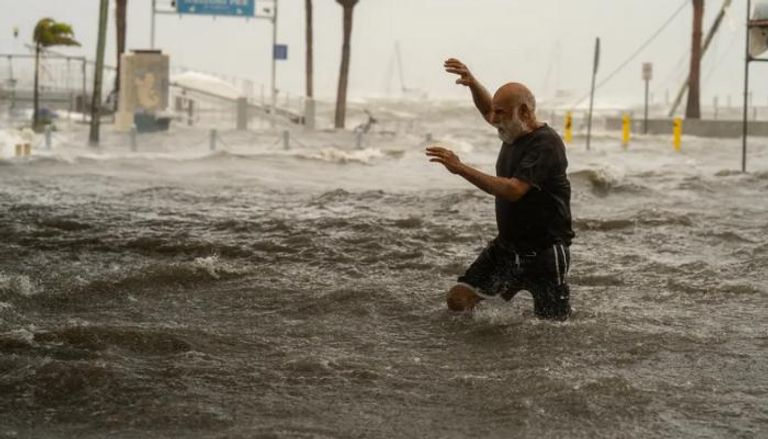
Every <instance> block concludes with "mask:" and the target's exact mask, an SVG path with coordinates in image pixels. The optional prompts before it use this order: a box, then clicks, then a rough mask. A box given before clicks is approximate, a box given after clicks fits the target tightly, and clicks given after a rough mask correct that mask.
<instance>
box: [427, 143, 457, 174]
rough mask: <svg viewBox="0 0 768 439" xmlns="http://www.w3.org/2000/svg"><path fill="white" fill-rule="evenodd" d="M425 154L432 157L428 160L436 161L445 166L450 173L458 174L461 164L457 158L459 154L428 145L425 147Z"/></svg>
mask: <svg viewBox="0 0 768 439" xmlns="http://www.w3.org/2000/svg"><path fill="white" fill-rule="evenodd" d="M427 156H429V157H432V158H431V159H429V161H430V162H437V163H440V164H442V165H443V166H445V169H447V170H449V171H450V172H451V173H452V174H458V173H459V171H460V170H461V167H462V166H463V164H462V163H461V160H459V156H457V155H456V154H454V153H453V151H451V150H449V149H445V148H441V147H439V146H430V147H428V148H427Z"/></svg>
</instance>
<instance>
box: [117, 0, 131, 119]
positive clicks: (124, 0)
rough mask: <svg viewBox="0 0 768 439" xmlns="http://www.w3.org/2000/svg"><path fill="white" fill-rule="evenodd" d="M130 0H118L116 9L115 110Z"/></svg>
mask: <svg viewBox="0 0 768 439" xmlns="http://www.w3.org/2000/svg"><path fill="white" fill-rule="evenodd" d="M127 7H128V0H117V8H116V9H115V24H116V26H115V29H116V30H117V73H116V74H115V91H114V93H115V109H117V100H118V99H119V97H120V58H121V57H122V55H123V53H124V52H125V30H126V26H125V24H126V10H127Z"/></svg>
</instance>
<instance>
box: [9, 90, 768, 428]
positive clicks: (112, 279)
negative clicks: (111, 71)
mask: <svg viewBox="0 0 768 439" xmlns="http://www.w3.org/2000/svg"><path fill="white" fill-rule="evenodd" d="M408 111H410V112H412V113H414V114H415V115H416V116H417V119H418V120H419V121H420V123H421V126H420V130H421V131H422V132H429V133H431V134H432V135H433V138H434V139H435V142H437V143H439V144H441V145H444V146H446V147H448V148H452V149H453V150H454V151H456V152H457V154H459V156H460V157H461V158H462V160H464V161H465V162H468V163H470V164H473V165H476V166H478V167H480V168H481V169H483V170H485V171H486V172H492V170H493V164H494V163H495V159H496V155H497V153H498V149H499V147H500V142H499V141H498V139H497V138H496V136H495V133H494V130H493V129H490V128H486V127H485V126H483V125H482V123H481V121H480V120H479V116H476V115H475V114H474V113H473V111H472V110H471V109H470V108H468V107H466V106H451V105H447V104H446V105H444V106H440V107H434V106H427V105H426V104H424V105H421V106H420V105H416V104H411V108H409V109H408ZM554 125H555V127H556V128H558V129H559V128H560V126H559V123H556V124H554ZM292 134H293V135H294V139H295V141H296V143H295V144H294V145H292V147H291V149H289V150H285V149H284V148H283V146H282V144H281V143H280V135H281V133H280V132H279V131H277V130H276V131H264V132H259V133H253V132H252V133H237V132H225V133H222V139H223V140H224V141H226V145H225V146H224V147H221V148H220V149H219V150H217V151H215V152H210V151H208V145H207V143H205V139H206V135H207V133H206V132H205V131H202V130H193V129H188V130H184V129H179V130H177V131H175V132H174V134H173V135H160V134H158V135H151V136H147V137H141V138H140V139H141V142H142V143H141V145H140V151H139V152H131V151H130V150H129V149H128V148H127V147H126V144H125V138H124V136H120V135H117V134H111V135H109V136H106V141H105V146H104V148H102V149H101V150H99V151H93V150H88V149H87V148H85V147H82V146H80V145H83V144H84V141H83V139H85V129H84V128H78V127H76V128H75V129H73V130H72V131H66V132H62V133H60V134H59V135H58V137H57V143H56V144H55V145H54V149H53V150H52V151H45V150H41V151H39V152H38V153H36V154H35V155H34V156H33V157H30V158H24V159H22V158H18V159H10V160H5V161H0V437H47V438H56V437H62V438H63V437H83V438H87V437H94V438H96V437H105V436H110V437H190V438H192V437H199V438H209V437H210V438H217V437H222V438H223V437H228V438H229V437H238V438H239V437H242V438H248V437H286V438H287V437H307V438H309V437H312V438H316V437H322V438H325V437H327V438H337V437H381V438H393V437H424V438H464V437H489V438H508V437H531V438H538V437H552V438H555V437H570V438H582V437H583V438H592V437H605V436H612V437H623V436H627V437H630V436H631V437H670V438H673V437H674V438H679V437H713V438H714V437H760V436H764V435H766V434H768V381H767V380H766V379H765V377H766V376H768V314H767V313H766V312H765V309H766V308H768V271H766V266H768V198H766V193H767V192H768V141H766V140H765V139H764V138H754V139H751V146H750V148H751V150H750V162H749V169H750V173H748V174H741V173H739V172H736V171H735V170H737V169H739V168H740V164H741V161H740V160H741V156H740V153H741V143H740V140H736V139H734V140H713V139H698V138H692V137H691V138H685V139H684V144H683V150H682V151H681V152H679V153H677V152H675V151H674V150H673V148H672V145H671V138H669V139H668V138H666V137H645V138H640V139H636V140H635V141H634V142H633V143H632V144H631V145H630V147H629V149H628V150H626V151H624V150H622V148H621V147H620V146H619V140H618V138H616V137H613V136H611V135H608V134H607V133H600V132H598V133H597V138H596V139H595V140H593V150H592V151H589V152H587V151H585V150H584V145H583V139H581V138H577V141H576V143H575V144H574V145H571V146H570V147H569V149H568V154H569V160H570V167H569V177H570V179H571V183H572V186H573V205H572V208H573V216H574V229H575V231H576V234H577V236H576V239H575V240H574V244H573V246H572V248H571V252H572V255H573V266H572V270H571V274H570V276H571V291H572V304H573V307H574V314H573V317H572V318H571V319H570V320H569V321H568V322H565V323H552V322H547V321H541V320H538V319H536V318H535V317H534V316H533V304H532V300H531V298H530V295H528V294H519V295H518V296H516V297H515V299H514V300H512V301H511V302H509V303H505V302H501V301H499V302H493V301H488V302H484V303H482V304H481V306H480V307H479V308H478V309H477V310H476V312H475V313H474V314H472V315H454V314H451V313H449V312H448V311H447V310H446V309H445V304H444V294H445V291H446V290H447V289H448V288H449V287H450V286H451V285H452V284H453V282H454V281H455V279H456V277H457V276H459V275H460V274H461V273H463V271H464V270H465V269H466V267H467V266H468V265H469V264H470V263H471V262H472V261H473V260H474V258H475V256H476V255H477V254H478V252H479V251H480V250H481V249H482V248H483V246H484V245H485V243H486V242H487V241H488V240H490V239H492V238H493V237H494V236H495V232H496V224H495V217H494V210H493V208H494V207H493V206H494V205H493V198H492V197H490V196H487V195H485V194H484V193H482V192H481V191H479V190H477V189H475V188H473V187H472V186H471V185H470V184H469V183H466V182H465V181H464V180H462V179H461V178H459V177H457V176H453V175H451V174H449V173H447V172H445V170H444V169H443V168H442V167H441V166H438V165H435V164H431V163H428V161H427V160H426V158H425V157H424V153H423V148H424V146H425V142H424V136H423V135H417V134H402V133H400V134H397V133H395V134H387V133H378V134H374V135H371V136H369V137H367V139H366V144H365V145H364V148H363V149H355V147H354V136H353V135H351V134H340V133H333V132H318V133H314V134H309V133H307V132H303V131H296V132H294V133H292ZM299 142H300V143H301V144H299ZM5 156H6V157H7V156H8V154H7V153H6V155H5ZM607 432H612V433H610V434H607Z"/></svg>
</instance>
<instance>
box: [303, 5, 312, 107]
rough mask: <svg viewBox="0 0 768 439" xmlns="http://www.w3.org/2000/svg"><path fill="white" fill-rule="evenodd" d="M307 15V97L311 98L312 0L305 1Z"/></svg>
mask: <svg viewBox="0 0 768 439" xmlns="http://www.w3.org/2000/svg"><path fill="white" fill-rule="evenodd" d="M304 4H305V7H304V9H306V16H307V66H306V67H307V97H308V98H311V97H312V95H313V90H312V83H313V81H314V79H313V72H312V70H313V57H312V46H313V40H312V0H306V2H305V3H304Z"/></svg>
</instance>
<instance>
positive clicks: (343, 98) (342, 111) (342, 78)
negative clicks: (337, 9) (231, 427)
mask: <svg viewBox="0 0 768 439" xmlns="http://www.w3.org/2000/svg"><path fill="white" fill-rule="evenodd" d="M337 1H338V0H337ZM356 3H357V1H356V0H353V1H349V0H347V1H345V2H344V3H342V7H343V8H344V43H343V45H342V46H341V68H340V71H339V88H338V91H337V94H336V121H335V122H336V124H335V126H336V128H344V120H345V118H346V113H347V85H348V81H349V54H350V43H349V42H350V40H351V37H352V12H353V9H354V7H355V4H356Z"/></svg>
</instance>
